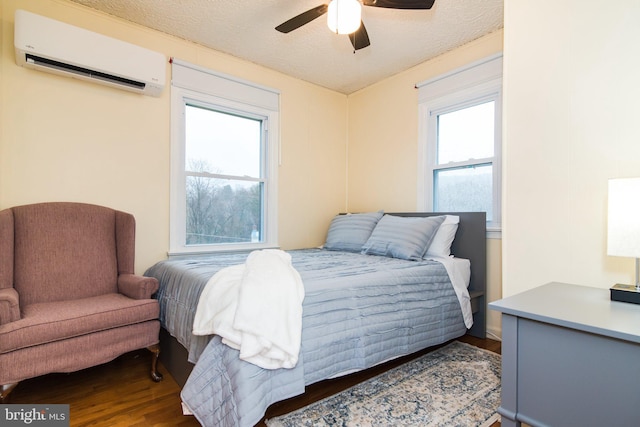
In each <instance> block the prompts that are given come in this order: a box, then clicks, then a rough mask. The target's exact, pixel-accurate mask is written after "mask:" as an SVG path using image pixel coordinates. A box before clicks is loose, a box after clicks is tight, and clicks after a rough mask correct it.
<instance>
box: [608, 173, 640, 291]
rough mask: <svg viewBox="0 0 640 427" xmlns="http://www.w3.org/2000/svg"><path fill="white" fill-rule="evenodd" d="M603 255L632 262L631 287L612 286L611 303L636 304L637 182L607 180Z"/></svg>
mask: <svg viewBox="0 0 640 427" xmlns="http://www.w3.org/2000/svg"><path fill="white" fill-rule="evenodd" d="M607 231H608V232H607V254H608V255H612V256H622V257H630V258H635V259H636V276H635V283H633V284H631V285H624V284H616V285H614V286H613V287H612V288H611V300H613V301H623V302H631V303H634V304H640V281H639V278H638V274H639V270H640V259H639V258H640V178H616V179H610V180H609V213H608V230H607Z"/></svg>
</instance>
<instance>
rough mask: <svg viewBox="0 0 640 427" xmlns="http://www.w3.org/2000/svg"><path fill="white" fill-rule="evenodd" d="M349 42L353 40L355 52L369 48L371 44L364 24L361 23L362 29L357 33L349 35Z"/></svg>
mask: <svg viewBox="0 0 640 427" xmlns="http://www.w3.org/2000/svg"><path fill="white" fill-rule="evenodd" d="M349 40H351V44H352V45H353V48H354V49H355V50H359V49H362V48H365V47H367V46H369V45H370V44H371V43H370V42H369V34H367V29H366V28H365V27H364V22H362V21H360V28H358V29H357V30H356V31H355V32H353V33H351V34H349Z"/></svg>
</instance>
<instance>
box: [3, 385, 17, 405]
mask: <svg viewBox="0 0 640 427" xmlns="http://www.w3.org/2000/svg"><path fill="white" fill-rule="evenodd" d="M17 385H18V383H13V384H3V385H1V386H0V403H2V404H4V403H9V393H11V391H12V390H13V389H14V388H16V386H17Z"/></svg>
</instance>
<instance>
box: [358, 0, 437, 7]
mask: <svg viewBox="0 0 640 427" xmlns="http://www.w3.org/2000/svg"><path fill="white" fill-rule="evenodd" d="M435 1H436V0H363V1H362V4H364V5H365V6H375V7H386V8H389V9H431V8H432V7H433V3H435Z"/></svg>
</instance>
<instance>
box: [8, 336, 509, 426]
mask: <svg viewBox="0 0 640 427" xmlns="http://www.w3.org/2000/svg"><path fill="white" fill-rule="evenodd" d="M459 341H463V342H466V343H469V344H473V345H475V346H477V347H480V348H484V349H487V350H490V351H493V352H495V353H500V342H498V341H494V340H489V339H485V340H482V339H479V338H474V337H471V336H469V335H465V336H463V337H461V338H459ZM433 349H434V348H431V349H430V350H433ZM426 352H427V351H424V352H423V353H421V354H424V353H426ZM418 355H419V354H417V355H412V356H410V357H404V358H400V359H396V360H394V361H391V362H389V363H386V364H383V365H380V366H378V367H376V368H373V369H370V370H367V371H365V372H359V373H356V374H352V375H348V376H346V377H342V378H338V379H334V380H327V381H322V382H320V383H318V384H314V385H312V386H309V387H308V388H307V392H306V393H305V394H304V395H302V396H299V397H295V398H292V399H289V400H286V401H284V402H279V403H276V404H274V405H272V406H271V407H270V408H269V409H268V410H267V415H266V416H267V417H273V416H276V415H280V414H284V413H287V412H290V411H292V410H295V409H298V408H300V407H302V406H305V405H308V404H309V403H311V402H314V401H316V400H318V399H322V398H324V397H327V396H330V395H332V394H334V393H337V392H339V391H341V390H344V389H345V388H348V387H351V386H352V385H354V384H356V383H358V382H360V381H364V380H365V379H368V378H370V377H372V376H374V375H377V374H379V373H381V372H383V371H385V370H387V369H389V368H391V367H393V366H397V365H399V364H401V363H404V362H407V361H408V360H410V359H412V358H413V357H417V356H418ZM150 358H151V354H150V353H149V352H148V351H147V350H141V351H136V352H133V353H128V354H125V355H123V356H121V357H119V358H117V359H116V360H114V361H112V362H110V363H107V364H105V365H101V366H97V367H94V368H90V369H85V370H83V371H79V372H74V373H71V374H50V375H45V376H42V377H38V378H34V379H30V380H26V381H23V382H21V383H20V384H19V385H18V386H17V387H16V388H15V390H14V391H13V392H12V393H11V395H10V397H9V402H8V403H32V404H56V403H65V404H69V405H70V412H71V414H70V418H71V425H72V426H78V427H80V426H94V427H102V426H105V427H106V426H109V427H112V426H118V427H120V426H122V427H143V426H144V427H149V426H158V427H160V426H184V427H188V426H199V425H200V424H199V423H198V422H197V421H196V420H195V418H194V417H192V416H184V415H182V409H181V405H180V387H179V386H178V384H177V383H176V382H175V381H174V380H173V378H172V377H171V375H169V373H168V372H167V370H166V369H165V368H164V366H162V365H161V364H160V366H159V369H160V372H161V373H162V374H163V375H164V380H163V381H161V382H159V383H154V382H153V381H151V378H150V375H149V370H150V360H151V359H150ZM258 426H261V427H262V426H265V424H264V422H260V423H259V424H258ZM496 426H500V423H494V424H493V426H492V427H496Z"/></svg>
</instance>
